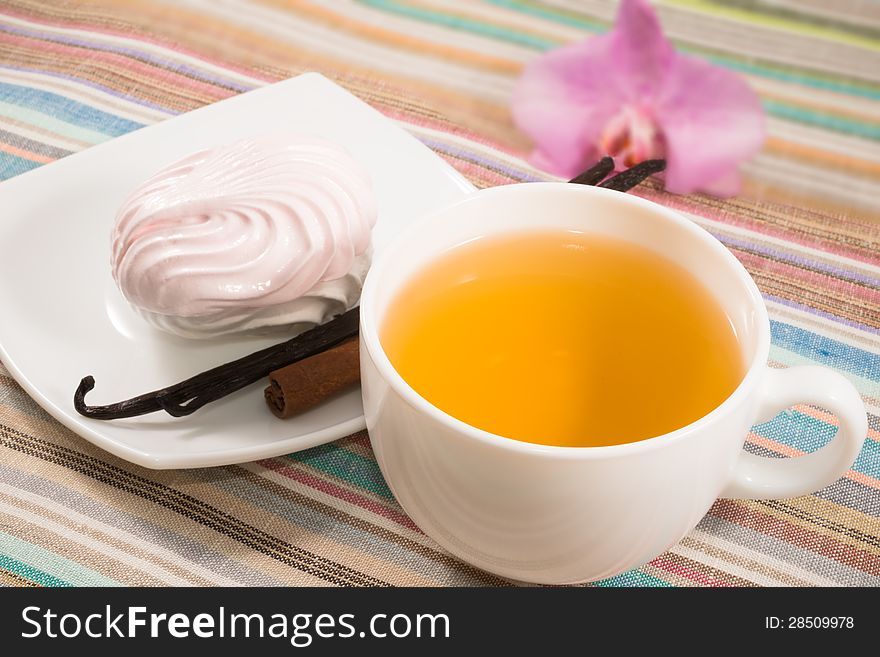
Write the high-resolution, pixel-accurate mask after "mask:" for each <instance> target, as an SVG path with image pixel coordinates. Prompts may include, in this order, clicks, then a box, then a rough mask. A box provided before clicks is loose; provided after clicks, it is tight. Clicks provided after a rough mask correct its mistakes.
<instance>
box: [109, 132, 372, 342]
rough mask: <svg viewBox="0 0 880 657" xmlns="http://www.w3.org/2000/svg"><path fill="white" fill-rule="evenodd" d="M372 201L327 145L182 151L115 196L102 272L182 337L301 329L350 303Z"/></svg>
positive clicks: (341, 153) (293, 141)
mask: <svg viewBox="0 0 880 657" xmlns="http://www.w3.org/2000/svg"><path fill="white" fill-rule="evenodd" d="M376 215H377V207H376V199H375V197H374V195H373V190H372V185H371V183H370V180H369V176H368V175H367V172H366V171H365V170H364V169H363V168H362V167H361V166H360V165H359V164H358V163H357V162H356V161H355V160H354V159H353V158H352V157H351V156H350V155H349V154H348V153H347V152H346V151H345V150H344V149H343V148H342V147H341V146H339V145H337V144H335V143H333V142H330V141H327V140H325V139H320V138H317V137H311V136H302V135H286V134H285V135H272V136H266V137H259V138H254V139H246V140H242V141H238V142H235V143H232V144H229V145H226V146H221V147H219V148H215V149H211V150H205V151H200V152H198V153H194V154H193V155H190V156H188V157H186V158H184V159H182V160H180V161H178V162H175V163H174V164H171V165H170V166H168V167H166V168H164V169H162V170H161V171H159V172H158V173H156V174H155V175H153V176H152V177H151V178H150V179H148V180H147V181H145V182H144V183H143V184H142V185H141V186H140V187H138V188H137V189H136V190H135V191H134V192H133V193H132V194H131V195H130V196H129V197H128V199H127V200H126V201H125V203H123V205H122V207H121V208H120V210H119V212H118V214H117V216H116V223H115V226H114V229H113V235H112V256H111V260H112V262H111V265H112V269H113V277H114V279H115V280H116V283H117V285H118V286H119V288H120V290H121V291H122V294H123V295H124V296H125V298H126V299H127V300H128V302H129V303H130V304H132V306H134V307H135V308H136V309H137V310H138V311H139V312H140V313H141V315H142V316H143V317H144V318H145V319H146V320H147V321H149V322H150V323H152V324H153V325H154V326H156V327H158V328H160V329H163V330H165V331H169V332H171V333H175V334H178V335H182V336H184V337H191V338H201V337H213V336H217V335H223V334H228V333H238V332H255V331H258V330H259V331H260V332H263V331H265V330H266V329H268V328H271V327H281V326H284V327H289V328H290V329H291V330H292V331H298V330H304V329H305V328H309V327H310V326H312V325H315V324H319V323H322V322H324V321H326V320H328V319H329V318H330V317H332V316H333V315H336V314H338V313H340V312H343V311H344V310H346V309H347V308H350V307H351V306H353V305H354V304H355V303H356V302H357V300H358V298H359V297H360V291H361V287H362V284H363V280H364V277H365V276H366V272H367V269H368V268H369V264H370V255H371V249H370V234H371V231H372V227H373V226H374V225H375V223H376Z"/></svg>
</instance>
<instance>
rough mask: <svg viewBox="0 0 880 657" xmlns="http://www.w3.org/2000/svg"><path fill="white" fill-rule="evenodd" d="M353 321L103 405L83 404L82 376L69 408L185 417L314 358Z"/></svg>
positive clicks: (345, 319)
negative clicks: (159, 413) (165, 386)
mask: <svg viewBox="0 0 880 657" xmlns="http://www.w3.org/2000/svg"><path fill="white" fill-rule="evenodd" d="M359 320H360V313H359V309H358V308H352V309H351V310H349V311H348V312H345V313H343V314H342V315H340V316H338V317H336V318H335V319H333V320H331V321H329V322H327V323H326V324H322V325H320V326H316V327H315V328H313V329H310V330H308V331H306V332H305V333H301V334H300V335H298V336H296V337H294V338H291V339H290V340H288V341H287V342H282V343H281V344H277V345H273V346H271V347H267V348H266V349H261V350H260V351H256V352H254V353H252V354H249V355H247V356H244V357H242V358H239V359H237V360H234V361H232V362H229V363H225V364H223V365H220V366H218V367H215V368H213V369H210V370H207V371H205V372H202V373H201V374H197V375H195V376H193V377H191V378H189V379H186V380H184V381H181V382H179V383H176V384H174V385H172V386H168V387H167V388H161V389H159V390H154V391H152V392H148V393H146V394H143V395H138V396H137V397H132V398H131V399H127V400H125V401H121V402H117V403H115V404H108V405H106V406H90V405H88V404H86V402H85V396H86V394H87V393H88V392H90V391H91V390H92V389H93V388H94V387H95V379H94V377H91V376H87V377H84V378H83V379H82V381H80V383H79V386H78V387H77V389H76V393H75V394H74V397H73V405H74V408H76V410H77V412H78V413H80V414H81V415H85V416H86V417H90V418H94V419H98V420H114V419H118V418H126V417H135V416H137V415H145V414H147V413H154V412H156V411H161V410H164V411H165V412H166V413H168V414H169V415H173V416H175V417H180V416H183V415H189V414H191V413H193V412H195V411H196V410H198V409H199V408H201V407H202V406H204V405H205V404H208V403H210V402H212V401H216V400H218V399H220V398H221V397H225V396H226V395H229V394H231V393H233V392H235V391H236V390H240V389H241V388H244V387H245V386H248V385H250V384H251V383H255V382H256V381H259V380H260V379H263V378H265V377H267V376H269V373H270V372H273V371H274V370H277V369H279V368H281V367H284V366H286V365H290V364H291V363H295V362H297V361H299V360H302V359H303V358H308V357H309V356H314V355H315V354H318V353H320V352H322V351H324V350H326V349H329V348H330V347H332V346H334V345H336V344H338V343H340V342H342V341H343V340H345V339H347V338H349V337H351V336H353V335H357V333H358V323H359Z"/></svg>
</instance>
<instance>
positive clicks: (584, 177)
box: [568, 155, 614, 185]
mask: <svg viewBox="0 0 880 657" xmlns="http://www.w3.org/2000/svg"><path fill="white" fill-rule="evenodd" d="M612 171H614V160H612V159H611V158H610V157H608V156H607V155H606V156H605V157H603V158H602V159H601V160H599V161H598V162H596V164H594V165H593V166H591V167H590V168H589V169H587V170H586V171H584V172H583V173H579V174H578V175H576V176H575V177H574V178H572V179H571V180H569V181H568V182H570V183H575V184H576V185H598V184H599V183H600V182H602V181H603V180H604V179H605V176H607V175H608V174H609V173H611V172H612Z"/></svg>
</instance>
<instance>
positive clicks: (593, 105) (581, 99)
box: [511, 35, 625, 177]
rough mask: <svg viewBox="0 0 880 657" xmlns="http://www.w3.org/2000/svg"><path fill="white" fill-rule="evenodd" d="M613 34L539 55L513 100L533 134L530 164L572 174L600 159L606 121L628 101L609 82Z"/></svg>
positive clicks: (516, 118) (515, 114)
mask: <svg viewBox="0 0 880 657" xmlns="http://www.w3.org/2000/svg"><path fill="white" fill-rule="evenodd" d="M610 46H611V35H605V36H600V37H595V38H592V39H589V40H587V41H582V42H579V43H575V44H571V45H569V46H564V47H562V48H558V49H556V50H552V51H550V52H549V53H547V54H546V55H543V56H541V57H539V58H537V59H535V60H534V61H533V62H532V63H531V64H529V66H527V67H526V70H525V72H524V73H523V75H522V77H521V78H520V79H519V82H518V83H517V85H516V88H515V89H514V91H513V98H512V99H511V112H512V114H513V119H514V121H515V122H516V124H517V126H518V127H519V129H520V130H522V131H523V132H524V133H526V134H527V135H528V136H529V137H531V138H532V141H533V142H534V143H535V145H536V150H535V152H534V153H533V155H532V158H531V159H532V162H533V163H534V164H535V165H536V166H540V167H541V168H544V169H547V170H548V171H551V172H552V173H555V174H558V175H561V176H566V177H571V176H574V175H576V174H577V173H579V172H580V171H581V170H582V169H583V168H584V167H585V166H587V165H588V164H590V163H592V161H594V160H595V159H597V156H598V151H597V148H596V144H597V143H598V141H599V136H600V134H601V132H602V129H603V127H604V126H605V124H606V123H607V122H608V121H609V120H610V119H611V118H612V116H614V114H615V113H616V112H617V111H618V109H619V107H620V104H621V103H622V102H623V101H624V100H625V99H624V97H623V96H622V95H621V93H620V91H619V90H617V89H615V87H614V86H613V85H609V76H610V73H609V67H610V66H612V57H611V48H610Z"/></svg>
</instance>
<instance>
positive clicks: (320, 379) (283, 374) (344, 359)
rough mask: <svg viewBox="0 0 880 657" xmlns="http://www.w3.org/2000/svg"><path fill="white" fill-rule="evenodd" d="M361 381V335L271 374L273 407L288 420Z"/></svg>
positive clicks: (269, 400) (269, 398)
mask: <svg viewBox="0 0 880 657" xmlns="http://www.w3.org/2000/svg"><path fill="white" fill-rule="evenodd" d="M360 380H361V374H360V354H359V350H358V338H357V336H355V337H353V338H349V339H348V340H345V341H344V342H341V343H340V344H338V345H336V346H335V347H333V348H331V349H328V350H327V351H322V352H321V353H319V354H316V355H315V356H311V357H310V358H305V359H303V360H301V361H298V362H296V363H293V364H291V365H287V366H286V367H282V368H280V369H278V370H275V371H274V372H272V373H271V374H270V375H269V386H268V387H267V388H266V390H265V391H264V394H265V397H266V404H267V405H268V406H269V410H271V411H272V413H274V414H275V415H276V416H277V417H279V418H281V419H286V418H289V417H293V416H294V415H299V414H300V413H303V412H304V411H307V410H309V409H310V408H314V407H315V406H317V405H318V404H320V403H321V402H323V401H325V400H326V399H328V398H329V397H331V396H333V395H335V394H336V393H338V392H342V391H343V390H346V389H348V388H350V387H351V386H354V385H356V384H357V383H359V382H360Z"/></svg>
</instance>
